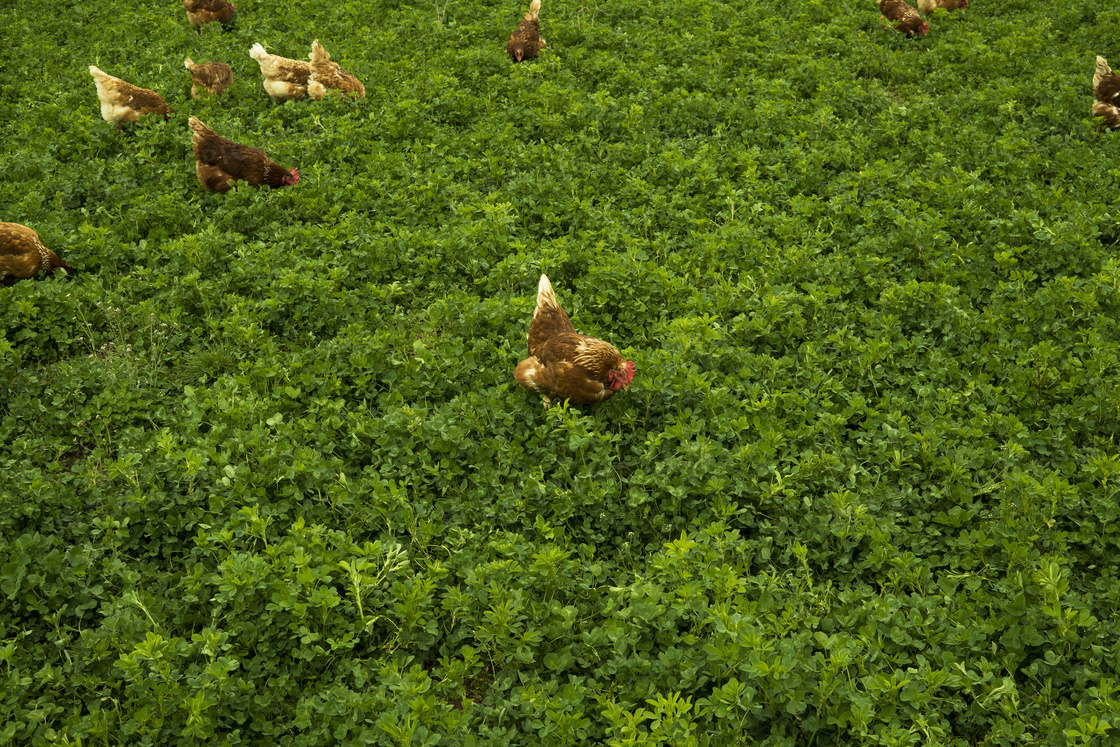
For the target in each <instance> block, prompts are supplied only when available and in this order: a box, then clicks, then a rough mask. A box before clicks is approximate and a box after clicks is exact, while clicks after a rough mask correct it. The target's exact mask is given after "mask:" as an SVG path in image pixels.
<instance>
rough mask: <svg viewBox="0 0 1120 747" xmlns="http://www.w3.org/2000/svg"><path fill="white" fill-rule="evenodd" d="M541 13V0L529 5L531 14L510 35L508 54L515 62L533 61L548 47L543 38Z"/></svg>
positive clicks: (527, 14)
mask: <svg viewBox="0 0 1120 747" xmlns="http://www.w3.org/2000/svg"><path fill="white" fill-rule="evenodd" d="M540 12H541V0H533V2H532V3H531V4H530V5H529V12H528V13H526V14H525V17H524V18H522V19H521V23H520V24H518V26H517V28H516V29H514V31H513V33H512V34H510V35H509V41H508V42H506V54H508V55H509V56H510V57H512V58H513V59H514V61H515V62H522V61H524V60H531V59H533V58H534V57H536V56H537V55H539V54H540V53H541V50H542V49H544V48H545V47H547V46H548V45H547V44H546V43H545V40H544V39H542V38H541V21H540Z"/></svg>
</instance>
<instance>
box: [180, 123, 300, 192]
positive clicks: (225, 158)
mask: <svg viewBox="0 0 1120 747" xmlns="http://www.w3.org/2000/svg"><path fill="white" fill-rule="evenodd" d="M189 124H190V127H191V131H192V132H193V135H192V136H191V149H192V150H193V151H194V157H195V174H197V175H198V181H199V183H200V184H201V185H202V186H203V187H205V188H206V189H212V190H214V191H216V192H222V193H225V192H228V191H229V188H230V187H231V186H232V185H231V184H230V182H231V181H232V180H234V179H236V180H238V181H243V182H246V183H248V184H249V185H250V186H253V187H260V186H262V185H267V186H269V187H272V188H274V189H275V188H278V187H287V186H289V185H292V184H295V183H296V182H298V181H299V172H298V171H296V170H295V169H294V168H292V169H285V168H284V167H283V166H281V165H280V164H278V163H276V162H275V161H273V160H272V159H271V158H269V157H268V156H267V155H265V152H264V151H263V150H260V149H258V148H251V147H249V146H248V145H239V144H238V143H235V142H233V141H232V140H226V139H225V138H224V137H222V136H221V135H219V134H218V133H216V132H214V131H213V130H211V129H210V128H209V127H207V126H206V125H204V124H202V122H200V121H199V120H198V117H191V118H190V120H189Z"/></svg>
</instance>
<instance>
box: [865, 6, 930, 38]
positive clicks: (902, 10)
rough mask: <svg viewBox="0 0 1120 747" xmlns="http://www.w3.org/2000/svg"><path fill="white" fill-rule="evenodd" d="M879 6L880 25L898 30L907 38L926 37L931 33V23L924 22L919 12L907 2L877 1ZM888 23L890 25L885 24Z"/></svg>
mask: <svg viewBox="0 0 1120 747" xmlns="http://www.w3.org/2000/svg"><path fill="white" fill-rule="evenodd" d="M875 2H876V4H877V5H878V6H879V12H880V13H882V14H883V15H881V16H879V25H880V26H883V27H884V28H886V27H887V26H888V25H889V26H890V27H891V28H894V29H897V30H899V31H901V32H902V33H904V34H906V35H907V36H911V37H913V36H925V35H926V34H928V33H929V21H923V20H922V17H921V16H920V15H918V11H916V10H914V8H913V6H911V5H909V4H907V3H906V0H875ZM884 21H888V22H889V24H884V23H883V22H884Z"/></svg>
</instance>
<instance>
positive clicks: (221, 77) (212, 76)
mask: <svg viewBox="0 0 1120 747" xmlns="http://www.w3.org/2000/svg"><path fill="white" fill-rule="evenodd" d="M183 64H184V65H185V66H186V68H187V70H190V71H191V97H192V98H196V99H197V98H198V97H199V96H201V95H202V94H201V93H199V91H198V89H199V88H200V87H201V88H202V89H203V90H205V91H206V92H207V93H209V94H210V95H211V96H217V95H218V94H219V93H221V92H222V91H224V90H226V89H227V88H229V86H230V84H231V83H233V70H231V69H230V67H229V65H227V64H225V63H224V62H207V63H205V64H196V63H195V61H194V60H192V59H191V58H190V57H188V58H187V59H185V60H183Z"/></svg>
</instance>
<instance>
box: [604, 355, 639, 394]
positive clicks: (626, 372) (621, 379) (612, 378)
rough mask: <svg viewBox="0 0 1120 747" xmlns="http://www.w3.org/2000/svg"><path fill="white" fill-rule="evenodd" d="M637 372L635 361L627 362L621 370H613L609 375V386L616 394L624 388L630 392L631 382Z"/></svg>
mask: <svg viewBox="0 0 1120 747" xmlns="http://www.w3.org/2000/svg"><path fill="white" fill-rule="evenodd" d="M636 371H637V369H636V368H635V367H634V361H626V362H625V363H624V364H623V365H622V367H621V368H615V369H612V370H611V371H609V372H608V373H607V386H609V387H610V388H611V389H612V390H614V391H616V392H617V391H618V390H619V389H622V388H624V387H625V388H626V391H630V382H631V381H633V380H634V374H635V372H636Z"/></svg>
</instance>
